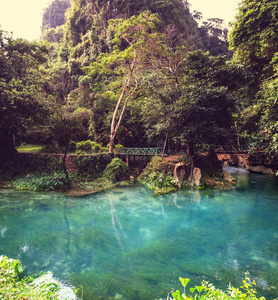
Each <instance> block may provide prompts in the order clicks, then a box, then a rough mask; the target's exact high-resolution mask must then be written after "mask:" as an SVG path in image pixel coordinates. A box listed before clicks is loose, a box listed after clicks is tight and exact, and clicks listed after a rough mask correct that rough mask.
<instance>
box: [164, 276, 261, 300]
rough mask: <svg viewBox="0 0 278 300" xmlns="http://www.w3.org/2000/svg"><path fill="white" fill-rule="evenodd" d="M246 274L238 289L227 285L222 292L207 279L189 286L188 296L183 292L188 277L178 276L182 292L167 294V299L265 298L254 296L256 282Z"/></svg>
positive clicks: (217, 299) (249, 299) (218, 299)
mask: <svg viewBox="0 0 278 300" xmlns="http://www.w3.org/2000/svg"><path fill="white" fill-rule="evenodd" d="M247 275H248V274H246V277H245V280H243V286H241V287H240V289H238V288H234V287H232V286H229V287H228V290H227V291H225V292H224V291H222V290H219V289H216V288H215V287H214V286H213V285H212V284H211V283H209V282H208V281H203V282H202V284H201V285H200V286H195V287H194V288H190V292H191V294H192V295H189V296H187V295H186V294H185V287H186V286H187V284H188V283H189V281H190V279H188V278H180V282H181V284H182V286H183V287H184V292H183V293H182V294H181V292H180V291H179V290H177V291H176V292H172V296H173V298H171V297H170V296H169V295H168V297H167V300H205V299H206V300H207V299H211V300H232V299H241V300H245V299H246V300H265V298H264V297H260V298H257V297H256V290H255V288H254V286H255V285H256V283H255V282H254V281H253V282H252V281H251V280H250V278H248V277H247Z"/></svg>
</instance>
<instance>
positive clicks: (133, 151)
mask: <svg viewBox="0 0 278 300" xmlns="http://www.w3.org/2000/svg"><path fill="white" fill-rule="evenodd" d="M162 152H163V149H162V148H119V149H116V154H122V155H151V156H154V155H159V154H162Z"/></svg>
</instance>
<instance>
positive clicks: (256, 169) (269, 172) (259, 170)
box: [248, 166, 275, 175]
mask: <svg viewBox="0 0 278 300" xmlns="http://www.w3.org/2000/svg"><path fill="white" fill-rule="evenodd" d="M248 169H249V170H250V171H252V172H255V173H262V174H265V175H275V172H274V171H273V170H272V169H271V168H267V167H264V166H249V167H248Z"/></svg>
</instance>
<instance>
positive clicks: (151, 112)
mask: <svg viewBox="0 0 278 300" xmlns="http://www.w3.org/2000/svg"><path fill="white" fill-rule="evenodd" d="M235 74H236V72H235V71H234V67H232V66H227V65H226V60H225V59H224V58H222V57H218V58H212V57H210V56H209V55H208V54H203V53H202V52H201V51H194V52H190V53H188V54H187V57H186V59H184V61H183V64H182V68H181V70H180V75H179V88H178V89H175V90H173V89H172V90H171V89H170V88H168V89H164V90H163V89H162V88H161V87H162V85H161V80H160V79H159V78H158V77H156V76H154V77H153V78H151V84H150V83H149V84H148V85H149V87H150V88H151V91H152V95H153V96H152V97H153V99H152V101H151V102H147V101H146V102H145V104H144V106H143V112H142V115H143V119H144V123H145V126H146V129H147V134H148V136H149V137H150V138H152V139H153V136H154V135H155V134H156V135H158V136H159V135H160V137H162V136H163V135H164V136H166V135H169V136H170V137H171V139H172V140H173V141H174V143H175V145H176V148H179V147H181V148H183V147H185V146H188V150H189V154H190V155H191V154H192V151H193V146H194V145H195V144H209V145H217V144H223V143H230V142H232V141H233V139H234V131H233V129H232V127H233V116H232V113H233V112H234V109H235V100H234V96H233V93H234V90H235V86H234V82H233V80H232V77H234V79H235V77H236V76H235ZM229 76H230V81H227V77H229ZM149 103H150V104H149Z"/></svg>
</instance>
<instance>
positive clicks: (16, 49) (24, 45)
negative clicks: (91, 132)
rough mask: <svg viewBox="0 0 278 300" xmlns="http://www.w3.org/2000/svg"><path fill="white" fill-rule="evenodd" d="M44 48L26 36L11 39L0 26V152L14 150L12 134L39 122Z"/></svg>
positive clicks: (24, 130)
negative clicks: (24, 38)
mask: <svg viewBox="0 0 278 300" xmlns="http://www.w3.org/2000/svg"><path fill="white" fill-rule="evenodd" d="M46 54H47V48H46V47H45V46H44V45H43V44H37V43H33V42H28V41H26V40H22V39H17V40H13V39H12V38H11V37H9V36H8V35H7V34H5V33H4V32H3V31H1V30H0V65H1V74H0V95H1V101H0V106H1V107H0V108H1V109H0V143H1V151H0V152H1V154H2V155H9V154H12V153H15V138H16V137H17V136H18V135H19V134H22V133H31V132H32V128H34V124H37V123H38V122H42V120H43V116H44V114H45V111H46V110H45V108H44V106H43V105H42V104H41V103H40V101H39V100H40V95H41V91H42V85H43V79H42V76H41V75H42V74H41V72H40V70H39V68H40V66H41V65H42V64H43V63H44V62H45V61H46Z"/></svg>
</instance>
